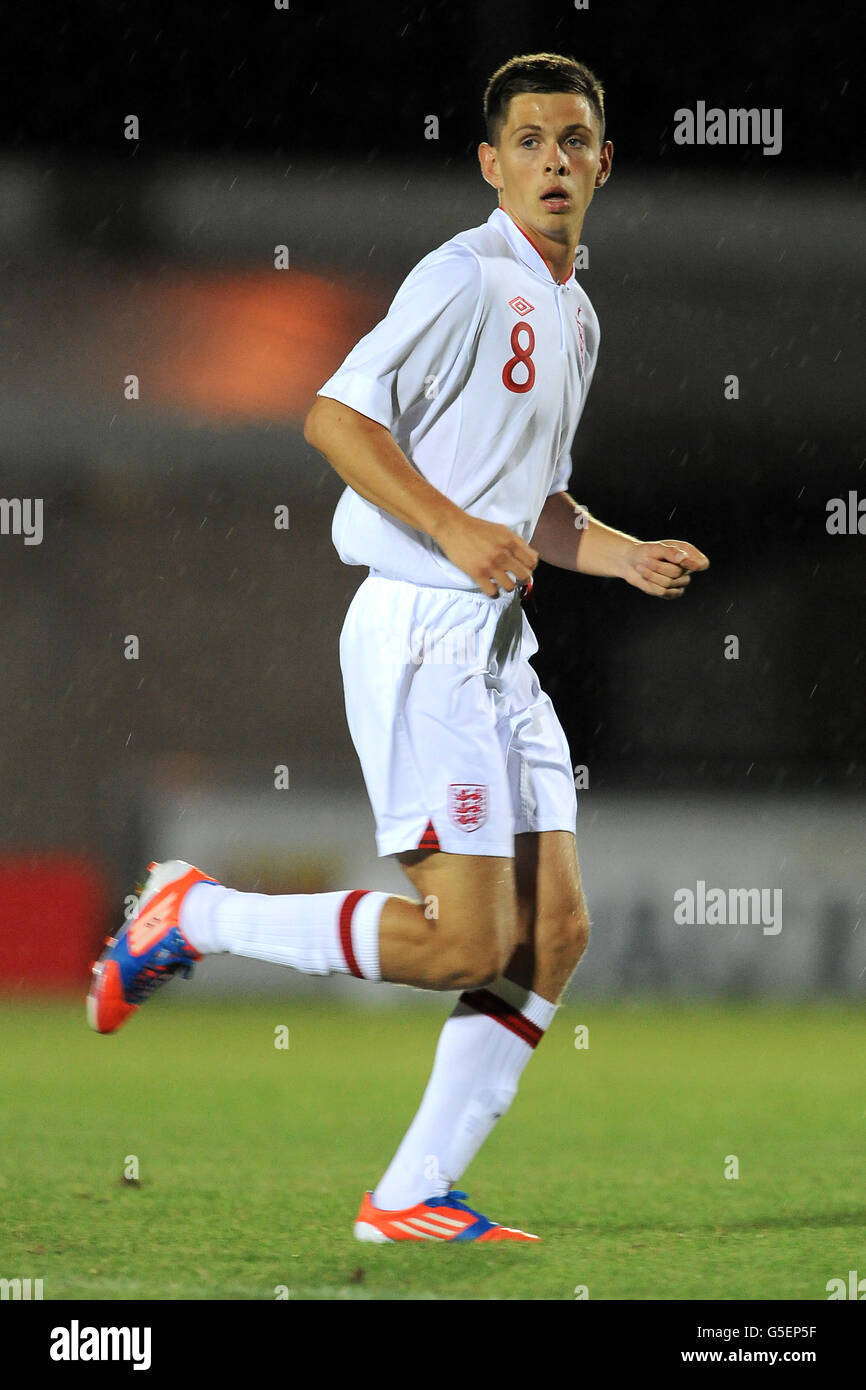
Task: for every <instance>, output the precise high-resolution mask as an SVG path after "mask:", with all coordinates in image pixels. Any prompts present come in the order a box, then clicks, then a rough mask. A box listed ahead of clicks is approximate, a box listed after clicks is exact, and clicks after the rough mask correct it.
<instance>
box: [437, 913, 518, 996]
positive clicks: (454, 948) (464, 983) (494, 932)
mask: <svg viewBox="0 0 866 1390" xmlns="http://www.w3.org/2000/svg"><path fill="white" fill-rule="evenodd" d="M516 940H517V927H516V923H515V922H514V921H513V920H511V919H504V920H491V921H490V922H489V923H488V924H487V929H486V930H485V931H482V932H479V931H477V930H476V931H475V932H473V933H472V934H471V935H469V934H468V933H455V934H454V935H453V936H452V937H451V938H450V939H448V940H447V942H443V945H442V957H441V962H442V971H443V975H444V977H445V978H446V980H447V981H448V983H446V984H444V985H443V986H442V987H443V988H444V989H483V988H484V987H485V986H486V985H491V984H493V981H494V980H498V979H499V977H500V975H502V974H503V973H504V971H505V967H506V966H507V965H508V962H509V960H510V959H511V956H512V954H513V952H514V946H515V943H516Z"/></svg>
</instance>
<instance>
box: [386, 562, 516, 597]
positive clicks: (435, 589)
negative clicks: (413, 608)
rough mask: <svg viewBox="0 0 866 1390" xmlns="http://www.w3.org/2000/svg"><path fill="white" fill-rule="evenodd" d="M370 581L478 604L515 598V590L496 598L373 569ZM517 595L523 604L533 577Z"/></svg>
mask: <svg viewBox="0 0 866 1390" xmlns="http://www.w3.org/2000/svg"><path fill="white" fill-rule="evenodd" d="M367 578H368V579H387V580H388V581H389V582H390V583H391V584H409V585H411V587H412V588H413V589H418V590H419V592H421V593H425V594H452V595H455V596H459V597H461V598H471V599H474V600H475V601H476V602H477V603H501V604H506V603H508V601H509V600H511V599H513V598H514V593H515V590H513V589H508V590H505V591H504V592H502V591H501V592H500V593H498V594H497V595H496V596H495V597H494V596H493V595H492V594H483V593H482V592H481V590H480V589H456V588H453V587H451V586H449V585H445V584H416V583H415V580H414V579H402V578H400V577H399V576H398V575H395V574H382V573H381V572H380V571H379V570H374V569H371V570H370V572H369V574H368V575H367ZM517 593H518V594H519V596H520V601H521V603H522V602H523V600H524V599H526V598H528V597H529V595H530V594H531V593H532V576H530V577H529V579H526V580H524V581H523V582H522V583H520V584H518V585H517Z"/></svg>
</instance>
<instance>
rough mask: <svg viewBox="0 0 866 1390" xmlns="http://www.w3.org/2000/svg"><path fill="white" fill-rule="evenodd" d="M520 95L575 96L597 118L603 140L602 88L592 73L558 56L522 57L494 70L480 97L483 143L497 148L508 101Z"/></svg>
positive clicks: (505, 117) (565, 57) (522, 55)
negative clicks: (558, 93)
mask: <svg viewBox="0 0 866 1390" xmlns="http://www.w3.org/2000/svg"><path fill="white" fill-rule="evenodd" d="M521 92H577V93H578V95H580V96H584V97H586V99H587V101H588V102H589V104H590V106H591V107H592V110H593V112H594V113H595V115H596V116H597V118H598V123H599V128H600V130H601V139H602V140H604V88H603V87H602V85H601V83H600V81H599V80H598V78H597V77H596V75H595V73H594V72H593V71H592V70H591V69H590V68H588V67H587V66H586V64H585V63H579V62H578V61H577V59H576V58H572V57H570V56H568V55H567V54H562V53H523V54H520V55H519V56H517V57H515V58H509V59H508V62H507V63H503V64H502V67H501V68H497V69H496V72H495V73H494V74H493V76H492V77H491V79H490V81H489V82H488V84H487V89H486V91H485V93H484V122H485V125H486V127H487V143H488V144H489V145H498V143H499V140H500V137H501V135H502V129H503V127H504V125H505V123H506V121H507V120H508V107H509V104H510V102H511V98H512V97H516V96H518V95H519V94H520V93H521Z"/></svg>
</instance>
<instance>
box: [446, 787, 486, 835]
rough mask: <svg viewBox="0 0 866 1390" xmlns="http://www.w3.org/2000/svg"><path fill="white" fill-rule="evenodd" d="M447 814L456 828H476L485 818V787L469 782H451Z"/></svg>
mask: <svg viewBox="0 0 866 1390" xmlns="http://www.w3.org/2000/svg"><path fill="white" fill-rule="evenodd" d="M448 816H449V819H450V820H451V822H452V824H453V825H456V826H457V829H458V830H477V829H478V828H479V826H482V825H483V824H484V822H485V821H486V820H487V788H486V787H484V786H479V785H477V784H473V783H471V782H452V783H451V784H450V786H449V788H448Z"/></svg>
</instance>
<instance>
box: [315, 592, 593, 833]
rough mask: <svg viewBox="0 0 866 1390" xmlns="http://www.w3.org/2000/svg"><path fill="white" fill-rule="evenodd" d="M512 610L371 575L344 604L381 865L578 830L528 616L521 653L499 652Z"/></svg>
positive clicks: (347, 663) (351, 715) (345, 660)
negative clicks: (498, 634)
mask: <svg viewBox="0 0 866 1390" xmlns="http://www.w3.org/2000/svg"><path fill="white" fill-rule="evenodd" d="M513 602H519V599H517V598H516V596H515V595H514V594H501V595H500V596H499V597H498V598H487V597H486V596H485V595H484V594H480V593H478V592H477V591H472V590H467V589H443V588H434V587H425V586H423V585H418V584H412V583H410V582H408V581H406V580H403V579H392V578H389V577H386V576H384V575H379V574H375V573H371V574H370V576H369V577H368V578H367V579H365V580H364V581H363V583H362V584H361V586H360V588H359V589H358V591H357V593H356V594H355V597H354V599H353V600H352V602H351V604H350V605H349V611H348V613H347V614H346V619H345V622H344V624H343V630H342V633H341V635H340V664H341V666H342V671H343V685H344V691H345V700H346V717H347V720H348V724H349V731H350V733H351V735H352V739H353V741H354V744H355V748H356V749H357V752H358V757H359V758H360V760H361V768H362V770H363V774H364V781H365V782H366V785H367V792H368V794H369V797H370V802H371V804H372V808H373V814H374V816H375V818H376V844H377V848H378V852H379V855H380V856H382V855H388V854H397V853H399V852H400V851H402V850H411V849H416V848H418V847H426V848H433V849H436V848H439V849H442V850H444V851H445V852H446V853H449V854H492V855H503V856H508V857H511V856H513V854H514V836H515V835H517V834H520V833H522V832H526V831H542V830H570V831H572V832H574V830H575V822H576V817H577V797H576V794H575V788H574V774H573V772H572V768H571V759H570V756H569V750H568V744H567V742H566V739H565V734H564V733H563V731H562V727H561V725H560V723H559V720H558V718H557V716H556V713H555V712H554V709H553V705H552V704H551V702H550V699H549V698H548V696H547V695H545V693H544V691H543V690H542V689H541V687H540V686H539V683H538V676H537V675H536V673H535V671H534V670H533V668H532V667H531V666H530V664H529V661H528V658H529V657H530V656H532V655H533V653H534V652H536V651H537V650H538V642H537V641H536V638H535V634H534V633H533V631H532V628H531V627H530V625H529V622H528V620H527V618H526V614H525V613H524V612H522V611H521V612H520V613H519V614H517V615H516V616H517V617H518V619H519V622H520V628H519V642H518V643H517V644H516V645H517V649H516V650H515V651H514V652H513V654H512V655H510V656H508V657H506V658H505V659H500V660H497V658H496V657H495V656H494V655H493V654H492V653H493V650H494V646H493V636H494V632H495V630H496V626H497V623H498V621H499V619H500V616H501V614H502V611H503V608H505V607H506V605H508V604H510V603H513ZM500 665H501V669H500Z"/></svg>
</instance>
